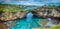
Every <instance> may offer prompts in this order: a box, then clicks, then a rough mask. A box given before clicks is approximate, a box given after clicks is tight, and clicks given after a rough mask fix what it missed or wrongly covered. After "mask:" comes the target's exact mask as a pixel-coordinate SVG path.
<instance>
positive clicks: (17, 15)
mask: <svg viewBox="0 0 60 29" xmlns="http://www.w3.org/2000/svg"><path fill="white" fill-rule="evenodd" d="M27 13H28V11H24V12H19V11H17V12H16V13H15V14H13V13H11V12H4V13H2V14H1V15H0V20H2V21H8V20H15V19H18V18H20V19H22V18H24V17H25V16H26V14H27Z"/></svg>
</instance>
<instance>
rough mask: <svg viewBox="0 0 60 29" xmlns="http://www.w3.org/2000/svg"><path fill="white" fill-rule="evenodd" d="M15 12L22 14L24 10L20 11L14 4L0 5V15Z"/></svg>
mask: <svg viewBox="0 0 60 29" xmlns="http://www.w3.org/2000/svg"><path fill="white" fill-rule="evenodd" d="M16 11H20V12H24V11H25V10H24V8H23V9H20V8H19V5H14V4H0V14H1V13H3V12H12V13H16Z"/></svg>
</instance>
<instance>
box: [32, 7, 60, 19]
mask: <svg viewBox="0 0 60 29" xmlns="http://www.w3.org/2000/svg"><path fill="white" fill-rule="evenodd" d="M31 12H32V13H33V14H34V15H35V16H37V17H45V18H60V12H58V11H57V10H56V9H47V8H46V9H44V8H42V9H36V10H32V11H31Z"/></svg>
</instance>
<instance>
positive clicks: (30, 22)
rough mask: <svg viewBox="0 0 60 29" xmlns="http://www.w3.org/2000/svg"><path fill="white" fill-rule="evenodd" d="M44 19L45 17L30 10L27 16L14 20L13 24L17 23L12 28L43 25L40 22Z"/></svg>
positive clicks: (29, 28) (30, 28) (19, 28)
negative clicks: (38, 15)
mask: <svg viewBox="0 0 60 29" xmlns="http://www.w3.org/2000/svg"><path fill="white" fill-rule="evenodd" d="M42 20H43V18H38V17H34V16H33V14H32V13H31V12H30V13H28V14H27V16H26V18H24V19H20V20H16V21H14V22H12V24H15V25H12V26H11V27H10V29H32V28H37V27H41V25H40V24H39V23H38V22H41V21H42Z"/></svg>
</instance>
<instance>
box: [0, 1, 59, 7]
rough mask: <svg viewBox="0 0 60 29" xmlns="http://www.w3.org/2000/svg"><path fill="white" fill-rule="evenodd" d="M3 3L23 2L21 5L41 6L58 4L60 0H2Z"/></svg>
mask: <svg viewBox="0 0 60 29" xmlns="http://www.w3.org/2000/svg"><path fill="white" fill-rule="evenodd" d="M0 1H1V0H0ZM3 1H4V2H3V3H5V4H23V5H37V6H39V5H40V6H42V5H44V4H53V3H54V4H56V3H57V4H58V3H60V0H3Z"/></svg>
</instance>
